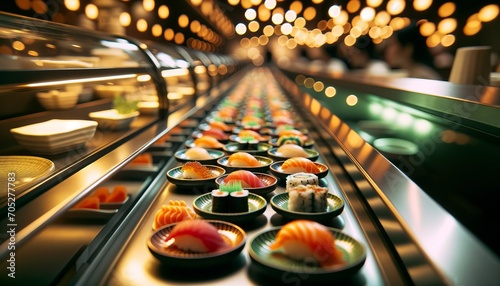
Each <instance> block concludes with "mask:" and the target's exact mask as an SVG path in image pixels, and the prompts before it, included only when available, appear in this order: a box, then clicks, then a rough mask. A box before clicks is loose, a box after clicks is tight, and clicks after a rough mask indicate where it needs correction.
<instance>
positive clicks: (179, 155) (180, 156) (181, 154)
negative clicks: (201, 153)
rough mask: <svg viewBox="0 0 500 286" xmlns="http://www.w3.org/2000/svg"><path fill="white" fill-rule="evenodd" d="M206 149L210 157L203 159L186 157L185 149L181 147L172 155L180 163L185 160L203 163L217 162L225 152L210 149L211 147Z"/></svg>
mask: <svg viewBox="0 0 500 286" xmlns="http://www.w3.org/2000/svg"><path fill="white" fill-rule="evenodd" d="M206 150H207V152H208V154H209V155H210V156H211V157H212V159H205V160H193V159H189V158H187V157H186V151H187V149H183V150H179V151H177V152H175V154H174V157H175V159H176V160H177V161H179V162H181V163H186V162H190V161H198V162H200V163H201V164H203V165H205V164H215V163H217V160H218V159H220V158H222V157H223V156H224V155H225V154H226V153H224V152H223V151H219V150H212V149H206Z"/></svg>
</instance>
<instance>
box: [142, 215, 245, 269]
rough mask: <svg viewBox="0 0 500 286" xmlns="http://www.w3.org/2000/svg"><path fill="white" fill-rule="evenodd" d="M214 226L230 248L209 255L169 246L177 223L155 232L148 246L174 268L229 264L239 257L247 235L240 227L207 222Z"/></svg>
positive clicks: (154, 253) (219, 222)
mask: <svg viewBox="0 0 500 286" xmlns="http://www.w3.org/2000/svg"><path fill="white" fill-rule="evenodd" d="M207 222H209V223H211V224H212V225H214V226H215V227H216V228H217V230H218V232H219V234H220V235H221V236H222V238H223V239H224V241H226V242H227V243H228V244H229V245H230V247H228V248H226V249H224V250H221V251H215V252H209V253H194V252H186V251H182V250H180V249H178V248H177V247H174V246H168V245H167V242H166V238H167V236H168V235H169V233H170V232H171V231H172V229H173V228H174V226H175V225H176V224H177V223H173V224H169V225H166V226H163V227H162V228H160V229H158V230H156V231H154V232H153V234H152V235H151V237H150V238H149V239H148V241H147V245H148V248H149V250H150V251H151V253H152V254H153V256H154V257H156V258H157V259H158V260H160V261H161V262H162V263H164V264H166V265H170V266H174V267H188V268H200V267H207V266H214V265H218V264H224V263H227V262H228V260H229V259H231V258H234V257H236V256H238V255H239V254H240V253H241V251H242V250H243V248H244V246H245V243H246V233H245V231H244V230H243V229H241V228H240V227H239V226H237V225H235V224H232V223H229V222H225V221H218V220H207Z"/></svg>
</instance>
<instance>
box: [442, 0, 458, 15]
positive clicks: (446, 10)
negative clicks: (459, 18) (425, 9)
mask: <svg viewBox="0 0 500 286" xmlns="http://www.w3.org/2000/svg"><path fill="white" fill-rule="evenodd" d="M455 9H456V8H455V3H453V2H447V3H444V4H443V5H441V7H439V9H438V15H439V17H441V18H445V17H449V16H451V14H453V13H455Z"/></svg>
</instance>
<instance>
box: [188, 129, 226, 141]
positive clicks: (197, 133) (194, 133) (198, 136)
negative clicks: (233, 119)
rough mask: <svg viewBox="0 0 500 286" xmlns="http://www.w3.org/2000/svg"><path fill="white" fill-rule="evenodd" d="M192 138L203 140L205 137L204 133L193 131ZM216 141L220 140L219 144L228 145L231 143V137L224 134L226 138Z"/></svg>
mask: <svg viewBox="0 0 500 286" xmlns="http://www.w3.org/2000/svg"><path fill="white" fill-rule="evenodd" d="M191 136H192V137H193V139H196V138H201V137H202V136H203V131H199V130H195V131H193V133H192V134H191ZM209 136H211V135H209ZM213 137H215V136H213ZM216 139H217V140H219V142H221V143H227V142H229V135H227V134H226V133H224V138H216Z"/></svg>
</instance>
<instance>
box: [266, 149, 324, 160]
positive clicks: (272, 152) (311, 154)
mask: <svg viewBox="0 0 500 286" xmlns="http://www.w3.org/2000/svg"><path fill="white" fill-rule="evenodd" d="M286 147H289V146H286ZM299 147H300V146H299ZM279 148H280V147H274V148H271V149H269V151H267V156H269V157H270V158H271V159H273V160H274V161H284V160H286V159H290V158H292V157H303V158H307V159H309V160H311V161H316V160H318V158H319V152H318V151H316V150H314V149H309V148H302V150H304V152H305V155H306V156H296V155H294V156H285V155H284V154H282V153H281V152H278V149H279Z"/></svg>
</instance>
